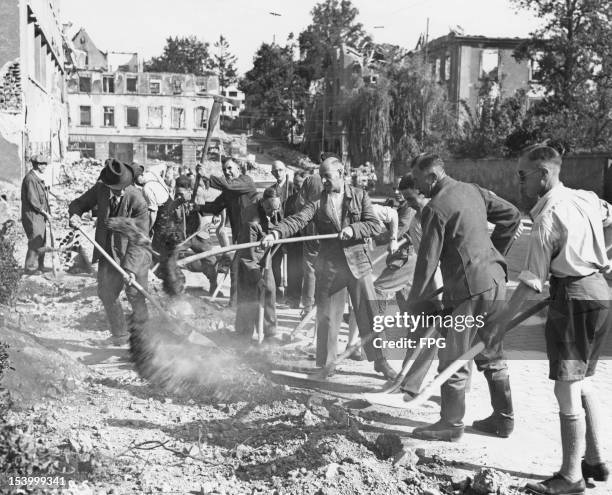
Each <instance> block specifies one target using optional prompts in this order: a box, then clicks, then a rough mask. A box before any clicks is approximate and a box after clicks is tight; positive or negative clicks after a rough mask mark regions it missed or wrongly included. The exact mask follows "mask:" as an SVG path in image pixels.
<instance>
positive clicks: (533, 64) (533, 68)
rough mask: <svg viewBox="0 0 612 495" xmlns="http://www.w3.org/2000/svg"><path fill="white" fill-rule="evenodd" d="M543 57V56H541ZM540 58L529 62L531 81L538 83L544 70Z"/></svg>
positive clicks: (537, 57)
mask: <svg viewBox="0 0 612 495" xmlns="http://www.w3.org/2000/svg"><path fill="white" fill-rule="evenodd" d="M540 56H541V55H540ZM540 56H537V55H536V57H535V58H532V59H531V60H530V61H529V81H530V82H538V81H539V80H540V78H541V77H542V69H541V67H540Z"/></svg>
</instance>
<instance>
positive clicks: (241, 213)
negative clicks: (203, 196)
mask: <svg viewBox="0 0 612 495" xmlns="http://www.w3.org/2000/svg"><path fill="white" fill-rule="evenodd" d="M210 187H212V188H213V189H220V190H221V194H220V195H219V196H217V197H216V198H215V199H214V201H207V202H206V203H204V204H203V205H199V206H198V211H199V212H200V213H212V214H213V215H218V214H219V213H221V212H222V211H223V210H224V209H227V211H228V216H229V221H230V226H231V228H232V241H233V242H234V243H236V242H237V239H238V238H239V237H240V228H241V226H242V225H243V224H244V223H245V222H248V221H250V220H251V219H253V218H255V217H256V215H257V200H258V199H259V194H258V193H257V188H256V187H255V183H254V182H253V179H251V177H249V176H248V175H241V176H240V177H238V178H237V179H233V180H231V181H229V182H228V181H227V180H226V179H225V177H217V176H214V175H213V176H212V177H211V178H210Z"/></svg>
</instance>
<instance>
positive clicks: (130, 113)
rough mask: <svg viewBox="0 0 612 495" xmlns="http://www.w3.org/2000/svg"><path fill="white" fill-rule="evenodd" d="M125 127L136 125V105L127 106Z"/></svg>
mask: <svg viewBox="0 0 612 495" xmlns="http://www.w3.org/2000/svg"><path fill="white" fill-rule="evenodd" d="M125 121H126V125H125V126H126V127H138V107H127V108H126V112H125Z"/></svg>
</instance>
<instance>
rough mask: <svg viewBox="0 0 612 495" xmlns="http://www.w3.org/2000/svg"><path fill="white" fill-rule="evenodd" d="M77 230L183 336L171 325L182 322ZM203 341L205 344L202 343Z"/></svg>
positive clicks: (101, 249)
mask: <svg viewBox="0 0 612 495" xmlns="http://www.w3.org/2000/svg"><path fill="white" fill-rule="evenodd" d="M78 231H79V232H80V233H81V234H82V235H83V237H84V238H85V239H87V240H88V241H89V242H91V243H92V244H93V245H94V247H95V248H96V249H97V250H98V252H99V253H100V254H101V255H102V256H104V258H105V259H106V261H108V262H109V263H110V264H111V265H112V266H113V268H115V270H117V271H118V272H119V273H120V274H121V275H122V276H123V278H124V279H125V280H126V281H128V280H129V282H128V283H129V284H130V285H131V286H132V287H134V288H135V289H136V290H137V291H138V292H140V293H141V294H142V295H143V296H144V297H145V298H146V299H147V300H148V301H149V302H150V303H151V304H153V306H155V308H156V309H157V310H158V311H159V313H160V314H161V315H162V317H163V318H164V320H165V321H167V322H168V323H170V325H168V327H167V329H168V330H169V331H170V332H171V333H173V334H175V335H176V336H178V337H184V335H179V334H177V333H176V332H175V331H174V330H173V325H178V326H180V325H181V324H182V323H183V322H180V321H179V320H177V319H176V318H174V317H173V316H172V315H170V313H168V312H167V311H166V310H165V309H164V308H163V307H162V306H161V304H159V301H158V300H157V299H156V298H154V297H153V296H152V295H151V294H149V293H148V292H147V291H146V290H145V289H144V287H143V286H142V285H140V284H139V283H138V282H137V281H136V280H130V277H129V275H128V274H127V272H126V271H125V270H124V269H123V268H121V266H120V265H119V264H118V263H117V262H116V261H115V260H114V259H113V258H112V257H111V256H110V255H109V254H108V253H107V252H106V251H105V250H104V249H103V248H102V246H100V244H98V243H97V242H96V241H95V240H94V239H93V238H92V237H91V236H90V235H89V234H87V232H85V230H83V228H82V227H79V228H78ZM198 337H199V338H200V341H201V342H202V345H208V346H211V347H215V348H218V346H217V345H216V344H215V343H214V342H213V341H212V340H210V339H208V338H206V337H204V336H203V335H199V336H198ZM204 342H205V343H206V344H204Z"/></svg>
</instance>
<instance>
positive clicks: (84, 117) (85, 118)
mask: <svg viewBox="0 0 612 495" xmlns="http://www.w3.org/2000/svg"><path fill="white" fill-rule="evenodd" d="M80 113H81V120H80V123H81V125H91V107H90V106H84V105H81V107H80Z"/></svg>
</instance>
